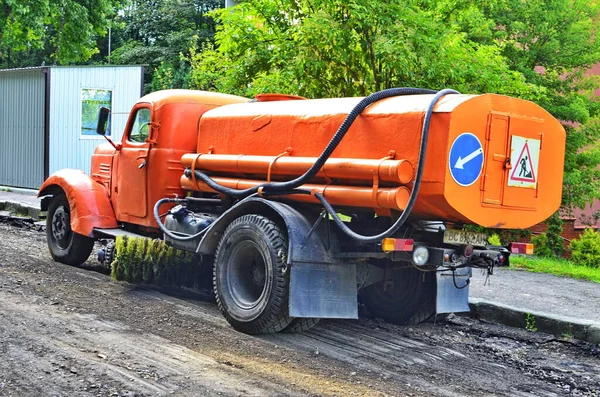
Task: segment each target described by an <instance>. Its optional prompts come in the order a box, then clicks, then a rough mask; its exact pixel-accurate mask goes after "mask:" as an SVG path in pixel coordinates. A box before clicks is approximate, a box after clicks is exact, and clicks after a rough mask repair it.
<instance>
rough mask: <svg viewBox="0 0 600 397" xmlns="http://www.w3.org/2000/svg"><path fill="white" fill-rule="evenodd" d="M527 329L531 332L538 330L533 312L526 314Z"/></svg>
mask: <svg viewBox="0 0 600 397" xmlns="http://www.w3.org/2000/svg"><path fill="white" fill-rule="evenodd" d="M525 329H526V330H527V331H529V332H536V331H537V330H538V329H537V325H536V324H535V316H534V315H533V314H531V313H527V314H526V315H525Z"/></svg>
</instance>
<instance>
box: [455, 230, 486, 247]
mask: <svg viewBox="0 0 600 397" xmlns="http://www.w3.org/2000/svg"><path fill="white" fill-rule="evenodd" d="M487 239H488V237H487V235H486V234H484V233H476V232H466V231H464V230H452V229H446V230H444V243H446V244H471V245H477V246H482V247H485V246H486V245H487V243H488V242H487Z"/></svg>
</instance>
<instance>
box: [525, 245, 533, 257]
mask: <svg viewBox="0 0 600 397" xmlns="http://www.w3.org/2000/svg"><path fill="white" fill-rule="evenodd" d="M525 254H527V255H533V244H526V245H525Z"/></svg>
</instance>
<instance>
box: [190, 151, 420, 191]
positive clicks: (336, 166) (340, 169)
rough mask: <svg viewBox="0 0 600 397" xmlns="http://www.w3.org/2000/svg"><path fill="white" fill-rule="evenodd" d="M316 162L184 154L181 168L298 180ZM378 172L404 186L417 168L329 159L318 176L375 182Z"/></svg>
mask: <svg viewBox="0 0 600 397" xmlns="http://www.w3.org/2000/svg"><path fill="white" fill-rule="evenodd" d="M315 160H316V157H293V156H282V157H279V158H278V157H275V156H247V155H235V154H185V155H183V157H182V158H181V164H182V165H183V166H184V168H187V167H192V164H194V162H196V166H195V167H194V168H195V169H197V170H201V171H212V172H217V173H218V172H221V173H230V174H231V173H237V174H251V175H261V176H264V177H265V179H266V176H267V174H268V172H269V166H271V175H288V176H290V177H297V176H299V175H302V174H304V173H305V172H306V171H307V170H308V169H309V168H310V167H311V166H312V165H313V164H314V163H315ZM375 170H376V171H377V173H376V175H377V177H378V178H379V179H380V180H382V181H386V182H396V183H401V184H403V185H405V184H407V183H409V182H410V181H412V178H413V175H414V168H413V166H412V164H411V163H410V161H408V160H389V159H386V160H374V159H347V158H330V159H329V160H327V162H325V165H324V166H323V168H321V170H320V171H319V173H318V174H317V176H320V177H326V178H331V179H347V180H352V179H354V180H360V181H372V180H373V174H374V171H375Z"/></svg>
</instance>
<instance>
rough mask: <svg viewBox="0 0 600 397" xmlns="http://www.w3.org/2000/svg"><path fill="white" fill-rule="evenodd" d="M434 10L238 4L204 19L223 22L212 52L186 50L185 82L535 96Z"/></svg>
mask: <svg viewBox="0 0 600 397" xmlns="http://www.w3.org/2000/svg"><path fill="white" fill-rule="evenodd" d="M433 8H435V7H433ZM433 8H432V6H431V5H427V4H426V2H417V1H408V2H407V1H400V0H395V1H390V2H387V3H386V5H385V7H381V3H380V2H378V1H375V0H363V1H350V2H347V1H341V0H335V1H325V0H317V1H316V2H315V1H310V2H309V1H307V0H300V1H296V0H284V1H283V2H278V3H274V2H271V1H269V0H250V1H246V2H243V3H241V4H240V5H239V6H238V7H235V8H234V9H228V10H220V11H218V12H215V13H213V15H215V17H216V18H218V19H219V20H220V21H221V22H222V24H221V25H219V27H218V29H217V33H216V36H215V40H216V43H217V46H216V47H213V46H210V45H208V46H205V47H203V48H202V51H200V52H198V51H196V52H194V53H193V58H192V69H193V72H192V76H191V79H192V80H191V83H192V85H193V86H195V87H198V88H202V89H214V90H217V91H223V92H229V93H237V94H241V95H247V96H250V95H252V94H255V93H259V92H264V91H279V92H286V93H293V94H298V95H303V96H307V97H340V96H358V95H366V94H369V93H371V92H373V91H377V90H380V89H383V88H389V87H395V86H422V87H433V88H443V87H446V86H450V87H453V88H456V89H458V90H463V91H465V92H481V91H492V92H500V93H514V92H519V93H523V94H526V95H528V96H531V97H537V96H538V95H539V94H540V93H538V92H537V88H536V87H535V86H533V85H530V84H528V83H526V82H525V79H524V77H523V76H522V75H520V74H519V73H515V72H513V71H511V70H510V69H509V66H508V62H507V60H506V59H505V58H503V57H502V55H501V48H500V47H499V46H497V45H496V44H494V43H491V44H488V43H476V42H474V41H472V40H469V39H468V36H467V35H466V34H465V33H464V32H462V31H461V30H460V27H459V26H458V25H457V24H455V23H452V22H447V21H444V19H443V16H442V15H440V14H438V13H436V12H435V10H434V9H433ZM281 10H286V12H282V11H281Z"/></svg>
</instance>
